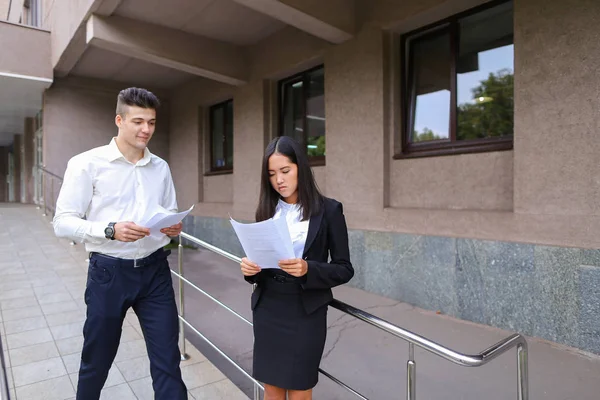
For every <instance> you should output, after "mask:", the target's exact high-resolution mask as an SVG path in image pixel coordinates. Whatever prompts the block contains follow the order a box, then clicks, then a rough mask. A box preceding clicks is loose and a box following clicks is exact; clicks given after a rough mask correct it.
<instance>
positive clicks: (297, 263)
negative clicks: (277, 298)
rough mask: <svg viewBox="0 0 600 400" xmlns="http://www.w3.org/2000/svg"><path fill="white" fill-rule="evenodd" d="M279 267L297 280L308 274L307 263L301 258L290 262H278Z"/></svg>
mask: <svg viewBox="0 0 600 400" xmlns="http://www.w3.org/2000/svg"><path fill="white" fill-rule="evenodd" d="M279 267H280V268H281V269H282V270H284V271H285V272H287V273H288V274H290V275H292V276H295V277H297V278H299V277H301V276H304V275H306V273H307V272H308V263H307V262H306V261H304V260H303V259H301V258H292V259H291V260H280V261H279Z"/></svg>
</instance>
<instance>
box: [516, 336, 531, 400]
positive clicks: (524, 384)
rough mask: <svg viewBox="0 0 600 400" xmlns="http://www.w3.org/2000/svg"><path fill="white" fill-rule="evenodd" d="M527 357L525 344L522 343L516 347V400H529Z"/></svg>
mask: <svg viewBox="0 0 600 400" xmlns="http://www.w3.org/2000/svg"><path fill="white" fill-rule="evenodd" d="M527 355H528V352H527V342H523V343H521V344H519V345H518V346H517V379H518V380H517V392H518V393H517V398H518V400H529V369H528V360H527Z"/></svg>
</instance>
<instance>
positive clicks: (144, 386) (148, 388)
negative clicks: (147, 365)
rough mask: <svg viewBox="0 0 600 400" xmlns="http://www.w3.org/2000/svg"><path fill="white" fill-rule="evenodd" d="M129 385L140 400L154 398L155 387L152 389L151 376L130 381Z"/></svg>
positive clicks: (151, 399) (152, 399)
mask: <svg viewBox="0 0 600 400" xmlns="http://www.w3.org/2000/svg"><path fill="white" fill-rule="evenodd" d="M129 386H130V387H131V389H132V390H133V393H135V395H136V397H137V398H138V400H154V389H152V378H151V377H150V376H147V377H145V378H142V379H138V380H135V381H132V382H129Z"/></svg>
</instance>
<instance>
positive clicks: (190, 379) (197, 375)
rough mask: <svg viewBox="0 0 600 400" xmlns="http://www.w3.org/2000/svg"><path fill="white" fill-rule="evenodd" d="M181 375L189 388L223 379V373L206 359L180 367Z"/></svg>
mask: <svg viewBox="0 0 600 400" xmlns="http://www.w3.org/2000/svg"><path fill="white" fill-rule="evenodd" d="M181 375H182V377H183V381H184V382H185V384H186V386H187V388H188V389H189V390H193V389H195V388H197V387H200V386H204V385H207V384H209V383H213V382H217V381H220V380H223V379H225V375H223V373H222V372H221V371H219V370H218V369H217V368H216V367H215V366H214V365H212V364H211V363H210V362H208V361H204V362H201V363H197V364H192V365H187V366H185V367H183V368H181Z"/></svg>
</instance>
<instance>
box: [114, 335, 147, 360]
mask: <svg viewBox="0 0 600 400" xmlns="http://www.w3.org/2000/svg"><path fill="white" fill-rule="evenodd" d="M147 354H148V353H147V352H146V342H145V341H144V340H143V339H142V340H133V341H131V342H126V343H121V344H119V350H118V351H117V356H116V357H115V362H117V363H118V362H121V361H125V360H131V359H134V358H138V357H142V356H146V355H147Z"/></svg>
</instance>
